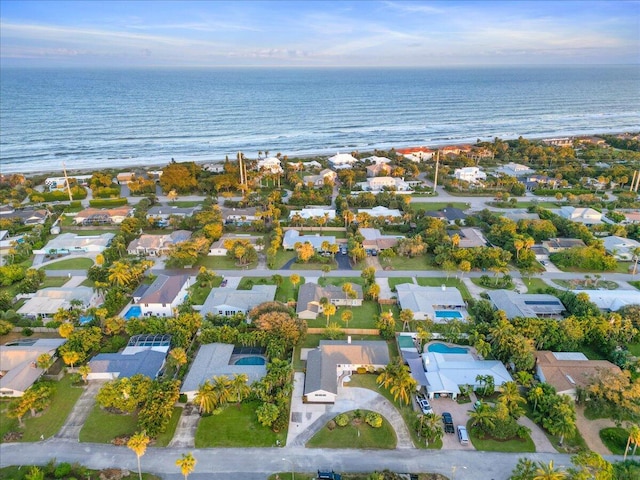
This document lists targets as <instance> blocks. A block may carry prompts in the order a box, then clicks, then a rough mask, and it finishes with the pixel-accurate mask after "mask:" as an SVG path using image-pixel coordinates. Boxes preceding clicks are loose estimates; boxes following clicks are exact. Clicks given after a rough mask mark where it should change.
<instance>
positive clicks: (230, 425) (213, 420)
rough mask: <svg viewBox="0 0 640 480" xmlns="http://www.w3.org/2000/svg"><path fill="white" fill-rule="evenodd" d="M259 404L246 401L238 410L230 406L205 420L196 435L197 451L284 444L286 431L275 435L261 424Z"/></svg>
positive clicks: (203, 419)
mask: <svg viewBox="0 0 640 480" xmlns="http://www.w3.org/2000/svg"><path fill="white" fill-rule="evenodd" d="M259 405H260V403H259V402H246V403H242V404H241V405H240V408H238V407H237V406H236V405H235V404H232V405H228V406H227V407H226V408H225V409H224V410H223V411H222V412H221V413H220V414H219V415H211V416H208V417H202V418H201V419H200V422H199V423H198V430H197V432H196V438H195V445H196V448H210V447H231V448H236V447H273V446H275V445H276V440H280V442H281V444H283V445H284V444H285V442H286V440H287V432H286V431H283V432H279V433H274V432H273V431H272V430H271V429H270V428H267V427H263V426H262V425H260V424H259V423H258V419H257V417H256V413H255V411H256V408H257V407H258V406H259Z"/></svg>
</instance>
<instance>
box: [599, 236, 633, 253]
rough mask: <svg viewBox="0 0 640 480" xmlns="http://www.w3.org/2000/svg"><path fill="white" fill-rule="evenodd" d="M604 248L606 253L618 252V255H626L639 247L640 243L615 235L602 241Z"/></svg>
mask: <svg viewBox="0 0 640 480" xmlns="http://www.w3.org/2000/svg"><path fill="white" fill-rule="evenodd" d="M602 242H603V243H604V248H605V249H607V250H608V251H613V250H618V252H619V253H626V252H629V251H630V250H632V249H634V248H638V247H640V242H638V241H637V240H634V239H632V238H623V237H618V236H615V235H611V236H609V237H604V238H603V239H602Z"/></svg>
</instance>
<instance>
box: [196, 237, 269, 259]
mask: <svg viewBox="0 0 640 480" xmlns="http://www.w3.org/2000/svg"><path fill="white" fill-rule="evenodd" d="M262 239H263V237H257V236H253V235H250V234H242V233H225V234H224V235H222V238H220V240H218V241H217V242H213V243H212V244H211V247H209V256H210V257H221V256H224V255H226V254H227V247H225V244H226V243H227V242H233V241H240V240H242V241H247V242H249V243H251V245H253V248H255V249H256V251H257V252H260V251H262V249H263V245H261V244H258V243H259V242H258V240H262Z"/></svg>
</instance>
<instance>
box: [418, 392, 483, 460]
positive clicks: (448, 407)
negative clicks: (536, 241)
mask: <svg viewBox="0 0 640 480" xmlns="http://www.w3.org/2000/svg"><path fill="white" fill-rule="evenodd" d="M429 403H430V404H431V408H433V411H434V413H435V414H436V415H438V416H441V415H442V412H449V413H450V414H451V416H452V417H453V425H454V426H456V427H457V426H458V425H464V426H466V425H467V422H468V421H469V411H471V409H472V408H473V403H472V402H470V403H463V404H459V403H458V402H456V401H455V400H452V399H451V398H434V399H433V400H429ZM442 449H443V450H475V448H474V447H473V444H472V443H471V442H469V445H466V446H465V445H460V442H459V441H458V436H457V435H456V434H455V433H445V434H444V437H442Z"/></svg>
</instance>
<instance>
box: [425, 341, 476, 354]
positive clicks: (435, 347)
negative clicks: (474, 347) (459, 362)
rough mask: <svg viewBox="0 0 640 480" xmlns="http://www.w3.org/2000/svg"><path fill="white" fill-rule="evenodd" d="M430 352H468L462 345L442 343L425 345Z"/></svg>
mask: <svg viewBox="0 0 640 480" xmlns="http://www.w3.org/2000/svg"><path fill="white" fill-rule="evenodd" d="M427 350H429V351H430V352H431V353H469V350H468V349H467V348H464V347H450V346H448V345H445V344H444V343H432V344H431V345H429V346H428V347H427Z"/></svg>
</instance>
